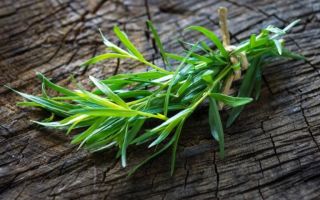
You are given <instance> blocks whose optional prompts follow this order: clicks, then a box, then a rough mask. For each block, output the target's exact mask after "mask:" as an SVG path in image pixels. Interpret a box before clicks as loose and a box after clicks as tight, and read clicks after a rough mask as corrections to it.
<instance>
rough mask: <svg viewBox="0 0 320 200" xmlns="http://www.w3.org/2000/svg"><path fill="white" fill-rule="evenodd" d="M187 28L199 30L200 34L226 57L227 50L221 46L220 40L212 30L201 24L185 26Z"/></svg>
mask: <svg viewBox="0 0 320 200" xmlns="http://www.w3.org/2000/svg"><path fill="white" fill-rule="evenodd" d="M187 30H195V31H199V32H201V33H202V34H204V35H205V36H206V37H207V38H209V39H210V40H211V41H212V42H213V43H214V44H215V45H216V46H217V48H218V49H219V50H220V52H221V54H222V55H223V56H224V57H228V52H227V51H226V49H225V48H224V47H223V45H222V43H221V41H220V40H219V38H218V36H217V35H216V34H215V33H213V32H212V31H209V30H208V29H206V28H204V27H201V26H190V27H188V28H187Z"/></svg>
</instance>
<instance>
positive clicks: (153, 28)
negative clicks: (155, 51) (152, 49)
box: [147, 20, 170, 66]
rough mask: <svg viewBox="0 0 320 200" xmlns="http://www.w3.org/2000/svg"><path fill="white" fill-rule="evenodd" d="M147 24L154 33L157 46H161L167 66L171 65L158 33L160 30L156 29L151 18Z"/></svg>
mask: <svg viewBox="0 0 320 200" xmlns="http://www.w3.org/2000/svg"><path fill="white" fill-rule="evenodd" d="M147 25H148V28H149V29H150V30H151V32H152V35H153V38H154V40H155V42H156V44H157V47H158V48H159V51H160V54H161V56H162V59H163V61H164V63H165V65H166V66H170V65H169V61H168V58H167V55H166V53H165V51H164V48H163V45H162V42H161V40H160V37H159V35H158V32H157V30H156V28H155V27H154V26H153V24H152V22H151V21H150V20H148V21H147Z"/></svg>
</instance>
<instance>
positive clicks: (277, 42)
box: [272, 39, 282, 55]
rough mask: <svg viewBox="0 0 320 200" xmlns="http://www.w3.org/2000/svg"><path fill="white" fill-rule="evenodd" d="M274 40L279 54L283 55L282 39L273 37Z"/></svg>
mask: <svg viewBox="0 0 320 200" xmlns="http://www.w3.org/2000/svg"><path fill="white" fill-rule="evenodd" d="M272 41H273V42H274V44H275V46H276V48H277V51H278V53H279V55H281V54H282V45H281V43H280V41H279V40H277V39H273V40H272Z"/></svg>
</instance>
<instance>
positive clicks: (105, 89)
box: [89, 76, 129, 108]
mask: <svg viewBox="0 0 320 200" xmlns="http://www.w3.org/2000/svg"><path fill="white" fill-rule="evenodd" d="M89 78H90V80H91V81H92V82H93V83H94V84H95V85H96V86H97V88H99V90H101V91H102V92H103V93H104V94H105V95H107V96H108V97H109V98H110V99H111V100H113V101H114V102H115V103H117V104H118V105H120V106H122V107H124V108H129V107H128V105H127V104H126V102H124V101H123V100H122V99H121V98H120V97H119V96H118V95H116V94H115V93H114V92H113V91H112V90H111V89H110V88H109V87H108V86H107V85H106V84H104V83H103V82H101V81H100V80H98V79H96V78H94V77H93V76H89Z"/></svg>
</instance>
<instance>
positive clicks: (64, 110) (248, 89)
mask: <svg viewBox="0 0 320 200" xmlns="http://www.w3.org/2000/svg"><path fill="white" fill-rule="evenodd" d="M296 23H297V21H294V22H293V23H291V24H290V25H288V26H287V27H285V28H284V29H279V28H276V27H274V26H268V27H267V28H265V29H263V30H262V31H261V33H259V34H257V35H255V34H253V35H251V36H250V39H249V40H247V41H244V42H242V43H240V44H239V45H238V46H234V47H233V48H229V46H227V45H228V44H225V43H222V42H221V41H220V40H219V38H218V37H217V36H216V34H215V33H214V32H212V31H210V30H208V29H206V28H204V27H201V26H190V27H188V28H187V30H189V31H197V32H200V33H201V34H203V35H204V36H206V38H207V40H204V41H199V42H196V43H187V42H185V44H186V46H187V47H186V49H185V51H184V52H182V53H181V54H172V53H167V52H165V50H164V47H163V45H162V43H161V41H160V39H159V36H158V34H157V31H156V29H155V27H154V26H153V25H152V23H151V22H148V23H147V24H148V27H149V29H150V30H151V33H152V35H153V38H154V40H155V43H156V44H157V46H158V48H159V51H160V53H161V56H162V58H163V61H164V63H165V65H166V66H167V68H166V69H165V68H161V67H160V66H157V65H155V64H153V63H151V62H150V61H148V60H146V59H145V57H144V56H143V55H142V54H141V52H140V51H139V50H138V49H137V48H136V47H135V46H134V44H133V43H132V42H131V41H130V40H129V38H128V37H127V35H126V34H125V33H124V32H122V31H121V30H120V29H119V28H118V27H117V26H116V27H114V33H115V35H116V36H117V37H118V39H119V40H120V42H121V43H122V46H123V47H120V46H118V45H115V44H114V43H113V42H111V41H109V40H108V39H107V38H106V37H104V36H103V35H102V39H103V42H104V44H105V45H106V46H107V49H108V50H109V52H107V53H105V54H101V55H99V56H96V57H94V58H92V59H90V60H88V61H86V62H85V63H84V64H83V65H90V64H95V63H98V62H101V61H104V60H106V59H115V58H116V59H130V60H133V61H136V62H140V63H142V64H144V65H145V66H148V67H151V68H152V70H149V71H145V72H139V73H127V74H118V75H114V76H111V77H108V78H106V79H104V80H98V79H96V78H94V77H92V76H90V80H91V81H92V83H93V84H94V85H95V87H96V88H95V89H94V90H92V91H87V90H85V89H83V88H79V89H77V90H70V89H67V88H65V87H62V86H59V85H56V84H54V83H52V82H51V81H50V80H49V79H47V78H46V77H45V76H44V75H42V74H40V73H39V74H38V77H39V78H40V79H41V81H42V95H41V96H34V95H30V94H26V93H22V92H18V91H16V92H17V93H18V94H20V95H21V96H23V97H24V98H25V99H27V100H28V101H25V102H19V103H18V105H20V106H31V107H40V108H43V109H45V110H48V111H50V112H51V113H53V114H54V117H52V118H51V121H48V120H46V121H42V122H39V121H37V122H35V123H37V124H40V125H43V126H46V127H52V128H59V129H60V128H64V129H67V134H69V133H70V132H71V131H72V130H75V129H79V131H78V132H76V134H75V136H74V137H73V139H72V141H71V143H72V144H78V145H79V147H85V148H86V149H88V150H90V151H93V152H95V151H101V150H105V149H107V148H110V147H115V148H117V149H118V153H117V157H120V158H121V164H122V166H123V167H125V166H126V165H127V164H126V163H127V161H126V160H127V156H126V155H127V151H128V148H129V147H130V146H132V145H147V146H148V148H154V149H155V152H154V153H153V154H152V155H151V156H149V157H148V158H147V159H146V160H144V161H143V162H141V163H140V164H139V165H137V166H136V167H134V168H133V170H132V171H131V172H134V171H135V170H136V169H137V168H139V167H140V166H141V165H143V164H144V163H146V162H147V161H149V160H150V159H152V158H154V157H155V156H157V155H159V154H160V153H162V152H164V151H165V150H167V149H169V148H171V150H172V164H171V173H173V170H174V165H175V159H176V151H177V146H178V142H179V137H180V135H181V131H182V128H183V125H184V123H185V122H186V120H187V118H188V117H189V116H190V115H191V114H192V113H193V112H194V111H195V110H196V109H197V107H198V106H199V105H200V104H202V103H203V102H204V101H209V114H208V118H209V126H210V129H211V134H212V136H213V138H214V139H215V140H216V141H217V142H218V144H219V154H220V156H221V157H223V156H224V134H223V124H222V122H221V118H220V113H219V105H220V107H222V106H221V105H222V103H223V104H224V105H227V106H228V107H231V109H230V110H228V111H229V118H228V119H227V122H226V126H230V125H231V124H232V123H233V122H234V121H235V119H236V118H237V117H238V116H239V114H240V112H241V111H242V110H243V108H244V105H245V104H247V103H249V102H251V101H252V100H253V98H251V97H254V98H255V99H257V98H258V97H259V94H260V87H261V71H262V68H263V66H264V64H265V63H266V62H268V61H269V60H270V59H272V58H275V57H289V58H298V59H299V58H301V56H299V55H297V54H295V53H292V52H290V51H288V50H287V49H286V48H284V41H283V40H282V39H281V37H282V36H283V35H284V34H285V33H286V32H287V31H288V30H289V29H290V28H291V27H292V26H294V25H295V24H296ZM221 26H222V27H223V23H222V24H221ZM224 36H225V35H224ZM227 37H228V36H227ZM207 41H209V42H207ZM212 44H213V45H212ZM246 61H247V62H248V63H246V64H245V63H243V62H246ZM172 63H178V64H177V65H175V66H172V65H171V64H172ZM244 65H247V66H246V67H247V70H246V71H243V72H242V76H241V77H242V78H241V79H240V80H238V83H239V84H238V85H239V88H238V90H237V93H236V94H235V95H234V96H229V94H228V91H227V90H225V89H226V88H227V89H228V87H229V88H230V83H232V80H231V82H230V77H233V78H234V79H235V77H236V76H237V74H238V75H239V72H241V68H243V66H244ZM168 69H170V70H168ZM171 69H174V70H171ZM238 78H239V77H238ZM228 85H229V86H228ZM49 88H50V89H51V90H54V91H56V92H57V93H58V95H56V96H49V95H48V92H47V89H49ZM224 111H226V110H224ZM57 119H58V120H57ZM54 120H55V121H54ZM148 120H154V121H155V122H157V123H158V125H157V126H155V127H153V128H151V129H148V130H145V129H144V128H143V126H144V124H145V123H146V121H148Z"/></svg>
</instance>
